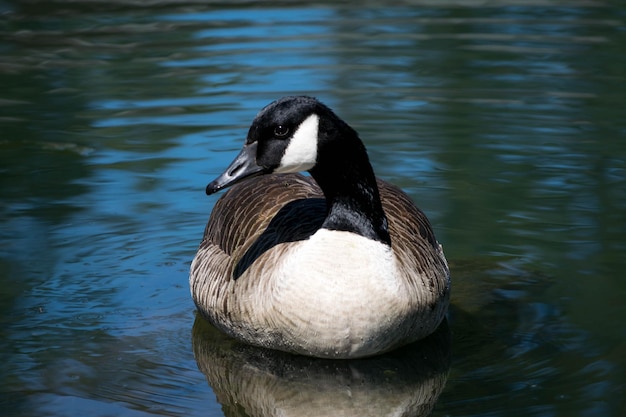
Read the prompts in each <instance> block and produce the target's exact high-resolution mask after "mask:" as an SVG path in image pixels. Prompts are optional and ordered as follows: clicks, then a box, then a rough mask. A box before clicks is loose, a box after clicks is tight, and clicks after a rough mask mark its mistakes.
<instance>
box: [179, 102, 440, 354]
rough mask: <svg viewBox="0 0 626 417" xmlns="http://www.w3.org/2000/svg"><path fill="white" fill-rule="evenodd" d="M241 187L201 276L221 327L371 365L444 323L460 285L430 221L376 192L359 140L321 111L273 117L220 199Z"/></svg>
mask: <svg viewBox="0 0 626 417" xmlns="http://www.w3.org/2000/svg"><path fill="white" fill-rule="evenodd" d="M300 171H308V172H309V173H310V175H311V176H310V177H306V176H303V175H301V174H297V173H298V172H300ZM268 174H279V175H268ZM253 177H254V179H251V178H253ZM244 179H247V180H246V181H243V180H244ZM235 184H236V185H235ZM229 186H232V188H231V189H230V190H229V191H228V192H226V193H225V194H224V195H223V196H222V197H221V198H220V199H219V200H218V202H217V203H216V204H215V207H214V209H213V211H212V213H211V216H210V218H209V222H208V224H207V226H206V228H205V231H204V237H203V239H202V242H201V244H200V248H199V249H198V252H197V254H196V256H195V258H194V260H193V262H192V264H191V273H190V277H189V281H190V286H191V294H192V297H193V300H194V302H195V303H196V306H197V308H198V310H199V312H200V313H201V314H202V315H203V316H204V317H205V318H207V319H208V320H209V322H211V323H212V324H213V325H215V326H216V327H217V328H219V329H221V330H222V331H224V332H225V333H227V334H229V335H231V336H233V337H235V338H236V339H239V340H242V341H244V342H247V343H249V344H252V345H256V346H261V347H266V348H270V349H277V350H283V351H287V352H293V353H299V354H303V355H309V356H317V357H325V358H357V357H365V356H371V355H376V354H380V353H383V352H386V351H389V350H392V349H394V348H396V347H399V346H402V345H404V344H407V343H410V342H413V341H416V340H418V339H421V338H424V337H426V336H428V335H429V334H431V333H432V332H433V331H434V330H435V329H436V328H437V326H438V325H439V324H440V323H441V321H442V320H443V318H444V316H445V314H446V310H447V308H448V303H449V299H450V272H449V269H448V265H447V262H446V259H445V256H444V254H443V250H442V248H441V245H439V243H438V242H437V240H436V239H435V235H434V233H433V230H432V228H431V225H430V223H429V221H428V219H427V218H426V216H425V215H424V214H423V213H422V212H421V211H420V210H419V209H418V208H417V207H416V206H415V205H414V204H413V203H412V202H411V200H410V199H409V197H408V196H407V195H406V194H405V193H404V192H402V191H401V190H400V189H399V188H397V187H395V186H393V185H391V184H388V183H386V182H384V181H382V180H380V179H376V177H375V176H374V171H373V169H372V166H371V165H370V162H369V158H368V156H367V152H366V150H365V146H364V145H363V143H362V142H361V140H360V139H359V136H358V134H357V132H356V131H355V130H353V129H352V128H351V127H350V126H348V124H346V123H345V122H344V121H343V120H341V119H340V118H339V117H338V116H336V115H335V113H333V111H332V110H331V109H329V108H328V107H326V106H325V105H324V104H322V103H320V102H319V101H318V100H316V99H315V98H311V97H304V96H298V97H284V98H281V99H280V100H277V101H275V102H273V103H271V104H269V105H268V106H266V107H265V108H263V109H262V110H261V112H260V113H259V114H258V115H257V116H256V118H255V119H254V121H253V122H252V125H251V127H250V130H249V131H248V136H247V139H246V142H245V144H244V146H243V149H242V150H241V152H240V153H239V155H237V157H236V158H235V160H234V161H233V162H232V163H231V165H230V166H229V167H228V168H227V169H226V171H225V172H224V173H223V174H222V175H220V176H219V177H218V178H216V179H215V180H213V181H212V182H211V183H210V184H209V185H208V186H207V189H206V192H207V194H213V193H215V192H217V191H219V190H222V189H224V188H226V187H229Z"/></svg>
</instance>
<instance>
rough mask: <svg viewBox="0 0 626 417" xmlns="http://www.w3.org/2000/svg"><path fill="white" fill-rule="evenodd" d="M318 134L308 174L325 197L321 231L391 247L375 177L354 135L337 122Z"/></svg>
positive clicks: (361, 144) (344, 125)
mask: <svg viewBox="0 0 626 417" xmlns="http://www.w3.org/2000/svg"><path fill="white" fill-rule="evenodd" d="M321 132H324V133H323V134H321V135H320V138H319V139H320V141H319V147H318V158H317V163H316V165H315V167H314V168H313V169H311V170H310V171H309V172H310V173H311V176H312V177H313V179H315V181H316V182H317V183H318V185H319V186H320V188H321V189H322V191H323V192H324V196H325V197H326V202H327V209H328V213H327V216H326V219H325V221H324V224H323V225H322V228H324V229H329V230H341V231H348V232H353V233H357V234H359V235H361V236H364V237H366V238H369V239H373V240H376V241H379V242H382V243H385V244H387V245H391V239H390V237H389V230H388V226H387V217H386V216H385V213H384V211H383V208H382V204H381V201H380V194H379V191H378V186H377V185H376V176H375V175H374V170H373V169H372V166H371V164H370V162H369V158H368V156H367V151H366V150H365V146H364V145H363V143H362V142H361V140H360V139H359V137H358V135H357V133H356V132H355V131H354V130H353V129H352V128H350V127H349V126H348V125H347V124H345V123H343V122H342V121H340V120H335V123H334V124H333V125H332V126H326V128H321V129H320V133H321Z"/></svg>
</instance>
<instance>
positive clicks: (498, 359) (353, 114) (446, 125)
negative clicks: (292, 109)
mask: <svg viewBox="0 0 626 417" xmlns="http://www.w3.org/2000/svg"><path fill="white" fill-rule="evenodd" d="M527 3H528V4H526V3H524V2H514V1H504V2H471V1H469V2H463V1H459V2H426V1H424V2H421V1H414V2H408V1H406V2H386V4H385V5H384V6H383V5H380V4H378V3H377V2H347V1H338V2H328V3H325V2H320V3H315V4H313V5H310V6H307V5H304V4H300V3H295V2H294V3H289V2H283V3H276V2H267V3H265V2H254V1H250V2H232V3H226V2H224V3H214V2H193V1H189V2H174V1H170V2H168V1H165V2H159V1H153V2H139V1H136V2H134V1H128V2H123V1H115V0H114V1H109V2H100V1H63V0H58V1H54V2H44V1H35V0H30V1H15V2H2V3H0V85H1V86H2V88H1V89H0V193H1V194H0V195H1V197H2V203H1V204H0V285H1V288H2V290H1V291H0V313H1V314H0V322H1V325H0V335H1V338H0V360H1V362H2V364H3V365H2V372H1V373H0V408H1V409H2V410H3V415H7V416H13V415H15V416H18V415H19V416H31V415H33V416H34V415H37V416H48V415H49V416H52V415H54V416H56V415H58V416H61V415H63V416H65V415H81V414H86V415H96V416H109V415H124V416H143V415H180V416H183V415H184V416H195V415H198V416H199V415H202V416H206V415H209V416H221V415H229V416H231V415H255V416H256V415H306V414H308V415H312V414H317V415H333V414H340V415H364V414H368V413H369V414H371V415H385V414H394V415H395V414H400V412H401V411H402V410H403V411H405V412H406V413H407V414H408V415H430V414H432V415H433V416H470V415H480V416H486V415H489V416H500V415H502V416H518V415H519V416H575V415H578V416H621V415H624V413H625V412H626V411H625V403H624V399H623V398H624V394H625V391H626V381H625V379H626V376H625V375H626V364H625V362H626V361H625V359H624V358H626V344H625V342H624V340H626V326H625V324H624V322H625V319H626V307H625V305H626V303H625V302H624V300H625V299H626V284H625V280H624V278H623V271H624V267H625V266H626V262H625V261H624V255H623V254H624V250H625V249H626V239H625V238H626V221H625V220H626V215H625V213H626V117H624V116H625V114H624V98H625V97H626V88H625V87H624V86H626V55H625V54H624V51H625V50H626V30H625V27H626V25H625V22H626V9H624V7H623V5H622V4H621V2H618V1H615V2H610V1H608V2H603V1H593V2H592V1H576V0H572V1H567V0H564V1H554V2H548V1H531V2H527ZM287 94H308V95H315V96H317V97H319V98H320V99H322V100H323V101H324V102H326V103H327V104H328V105H330V106H331V107H333V108H334V109H335V110H336V112H337V113H338V114H339V115H340V116H341V117H343V118H344V119H345V120H346V121H348V122H349V123H350V124H351V125H352V126H353V127H355V128H356V129H357V130H358V131H359V132H360V134H361V137H362V138H363V139H364V141H365V143H366V145H367V147H368V149H369V151H370V156H371V159H372V163H373V165H374V168H375V170H376V172H377V174H378V175H379V176H381V177H383V178H386V179H388V180H390V181H392V182H394V183H396V184H398V185H400V186H402V187H403V188H404V189H405V190H406V191H407V192H408V193H409V194H410V195H411V196H412V197H413V199H414V200H415V201H416V202H417V203H418V205H420V206H421V207H422V208H423V209H424V210H425V211H426V213H427V214H428V215H429V217H430V219H431V221H432V223H433V224H434V226H435V230H436V232H437V236H438V238H439V240H440V241H442V242H443V244H444V247H445V249H446V253H447V256H448V259H449V260H450V263H451V267H452V273H453V299H452V307H451V310H450V315H449V323H448V324H449V326H448V328H446V329H443V330H442V331H441V334H439V335H438V336H436V337H435V338H432V339H431V340H428V341H426V342H425V343H423V344H420V345H418V346H414V347H411V348H410V349H409V350H408V352H405V351H403V352H399V353H397V354H394V355H393V357H383V358H379V359H378V360H376V361H373V360H372V361H364V362H354V363H350V362H349V363H344V362H336V363H335V362H330V363H329V362H327V361H326V362H324V361H321V362H320V361H308V360H304V359H302V358H300V359H298V358H296V359H293V358H286V357H284V355H283V356H281V355H272V354H271V353H269V352H263V351H258V350H254V349H252V350H251V349H249V348H246V347H244V346H240V345H237V344H234V343H233V342H232V341H230V340H228V339H225V338H221V337H220V336H219V335H218V334H216V333H215V331H214V330H213V329H211V328H209V327H208V326H206V324H205V323H203V322H202V321H195V314H194V306H193V303H192V301H191V298H190V296H189V289H188V283H187V273H188V266H189V263H190V261H191V258H192V257H193V255H194V252H195V249H196V247H197V245H198V243H199V240H200V237H201V233H202V231H203V227H204V224H205V222H206V220H207V218H208V214H209V212H210V210H211V207H212V205H213V204H214V203H215V200H216V197H210V198H209V197H206V196H205V195H204V187H205V185H206V184H207V182H208V181H210V180H211V179H212V178H213V177H214V176H215V175H217V174H218V173H220V171H221V170H222V169H223V168H224V167H225V166H226V164H227V163H228V162H229V161H230V160H231V159H232V157H233V156H234V155H235V152H236V151H237V149H238V148H239V147H240V145H241V144H242V142H243V140H244V137H245V134H246V132H247V127H248V125H249V123H250V121H251V120H252V118H253V117H254V115H255V114H256V112H257V111H258V110H259V109H260V108H261V107H262V106H264V105H265V104H267V103H268V102H270V101H272V100H274V99H275V98H278V97H280V96H282V95H287ZM194 322H195V324H194ZM300 408H302V409H300Z"/></svg>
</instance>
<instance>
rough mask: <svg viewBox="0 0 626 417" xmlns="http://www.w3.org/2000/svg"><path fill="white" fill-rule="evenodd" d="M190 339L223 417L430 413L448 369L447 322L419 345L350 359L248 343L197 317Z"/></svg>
mask: <svg viewBox="0 0 626 417" xmlns="http://www.w3.org/2000/svg"><path fill="white" fill-rule="evenodd" d="M192 337H193V350H194V356H195V358H196V362H197V363H198V368H199V369H200V370H201V371H202V373H204V374H205V375H206V377H207V380H208V382H209V385H210V386H211V387H212V388H213V391H214V392H215V395H216V397H217V400H218V401H219V402H220V404H222V409H223V411H224V415H226V416H255V417H256V416H258V417H261V416H278V415H280V416H313V415H319V416H384V415H394V416H399V415H407V416H426V415H428V414H429V413H430V412H431V410H432V408H433V406H434V405H435V402H436V401H437V398H438V397H439V395H440V394H441V392H442V391H443V388H444V386H445V382H446V379H447V372H448V369H449V367H450V331H449V328H448V325H447V322H446V321H444V322H443V323H442V325H441V326H440V327H439V328H438V329H437V331H436V332H435V333H434V334H432V335H431V336H430V337H428V338H426V339H424V340H422V341H420V342H416V343H413V344H410V345H407V346H405V347H403V348H400V349H398V350H395V351H393V352H390V353H387V354H385V355H381V356H376V357H371V358H366V359H352V360H332V359H317V358H311V357H305V356H298V355H292V354H288V353H283V352H279V351H275V350H268V349H263V348H257V347H253V346H249V345H245V344H243V343H240V342H237V341H235V340H233V339H231V338H229V337H227V336H224V335H223V334H222V333H220V332H219V331H217V330H216V329H215V328H214V327H212V326H211V325H210V324H208V323H207V322H206V321H205V320H202V319H201V318H200V317H197V318H196V321H195V323H194V326H193V336H192Z"/></svg>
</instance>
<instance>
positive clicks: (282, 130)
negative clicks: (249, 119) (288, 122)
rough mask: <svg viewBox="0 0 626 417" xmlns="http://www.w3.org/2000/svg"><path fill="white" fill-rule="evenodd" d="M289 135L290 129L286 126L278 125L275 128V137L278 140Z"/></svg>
mask: <svg viewBox="0 0 626 417" xmlns="http://www.w3.org/2000/svg"><path fill="white" fill-rule="evenodd" d="M288 133H289V128H288V127H287V126H284V125H278V126H275V127H274V136H275V137H277V138H284V137H285V136H287V134H288Z"/></svg>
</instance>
